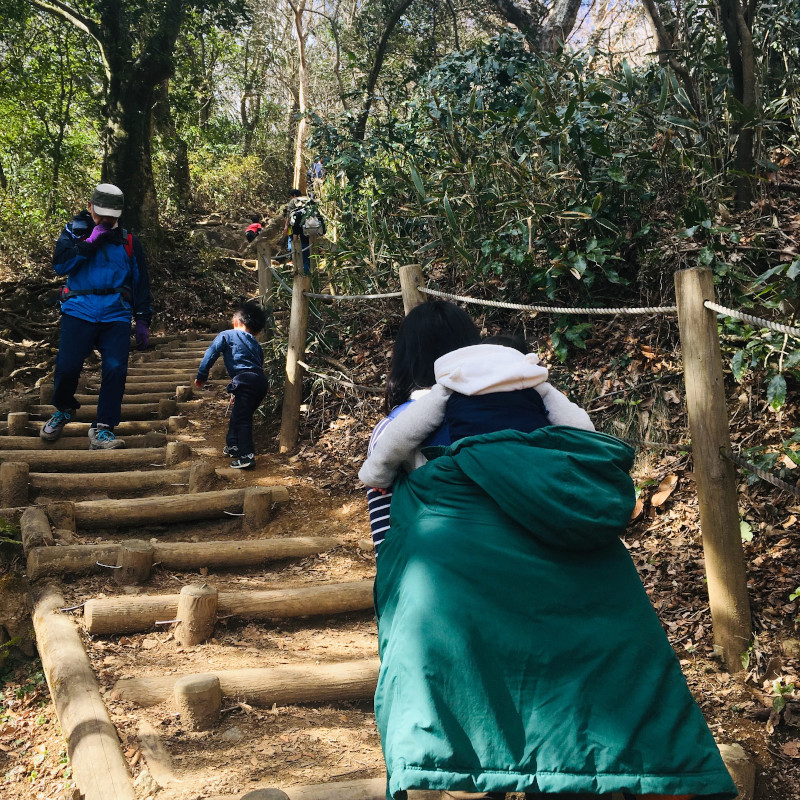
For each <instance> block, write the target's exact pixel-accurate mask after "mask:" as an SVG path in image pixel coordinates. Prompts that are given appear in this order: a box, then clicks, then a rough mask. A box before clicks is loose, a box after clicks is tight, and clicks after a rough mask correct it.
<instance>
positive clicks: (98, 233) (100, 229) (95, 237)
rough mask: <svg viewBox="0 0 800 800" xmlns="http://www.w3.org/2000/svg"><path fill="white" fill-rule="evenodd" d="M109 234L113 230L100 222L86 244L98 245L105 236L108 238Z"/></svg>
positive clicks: (87, 238)
mask: <svg viewBox="0 0 800 800" xmlns="http://www.w3.org/2000/svg"><path fill="white" fill-rule="evenodd" d="M109 233H111V228H109V227H108V225H104V224H103V223H102V222H100V223H98V224H97V225H95V226H94V228H93V229H92V232H91V233H90V234H89V235H88V236H87V237H86V242H87V243H88V244H97V243H98V242H99V240H100V239H101V238H102V237H103V236H107V235H108V234H109Z"/></svg>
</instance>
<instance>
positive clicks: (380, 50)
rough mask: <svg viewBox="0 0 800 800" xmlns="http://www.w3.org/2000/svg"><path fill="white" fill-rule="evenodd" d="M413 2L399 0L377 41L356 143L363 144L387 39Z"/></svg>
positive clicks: (356, 132)
mask: <svg viewBox="0 0 800 800" xmlns="http://www.w3.org/2000/svg"><path fill="white" fill-rule="evenodd" d="M413 2H414V0H400V2H399V3H398V5H397V6H396V7H395V9H394V11H393V12H392V15H391V16H390V17H389V19H388V20H387V21H386V26H385V28H384V29H383V33H382V34H381V38H380V39H379V40H378V44H377V47H376V48H375V60H374V61H373V62H372V69H371V70H370V73H369V76H368V77H367V85H366V88H365V90H364V105H363V106H362V108H361V113H360V114H359V117H358V122H357V123H356V130H355V134H354V135H355V139H356V141H358V142H363V141H364V137H365V136H366V135H367V119H369V112H370V109H371V108H372V101H373V100H374V99H375V98H374V95H375V86H376V85H377V83H378V76H379V75H380V72H381V68H382V67H383V61H384V59H385V58H386V53H387V51H388V49H389V37H390V36H391V34H392V31H393V30H394V29H395V27H396V26H397V23H398V22H399V21H400V18H401V17H402V16H403V14H405V12H406V10H407V9H408V7H409V6H410V5H411V3H413Z"/></svg>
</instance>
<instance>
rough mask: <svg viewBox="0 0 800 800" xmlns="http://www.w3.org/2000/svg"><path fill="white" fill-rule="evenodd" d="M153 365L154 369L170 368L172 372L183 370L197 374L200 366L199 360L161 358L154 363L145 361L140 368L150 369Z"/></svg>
mask: <svg viewBox="0 0 800 800" xmlns="http://www.w3.org/2000/svg"><path fill="white" fill-rule="evenodd" d="M150 364H152V365H153V366H154V367H159V368H160V369H165V368H169V369H171V370H182V369H185V370H187V371H189V372H191V371H194V372H197V367H198V366H199V364H200V359H199V358H159V359H153V360H152V361H145V362H143V363H142V364H141V365H140V366H139V368H141V367H144V366H147V367H149V366H150Z"/></svg>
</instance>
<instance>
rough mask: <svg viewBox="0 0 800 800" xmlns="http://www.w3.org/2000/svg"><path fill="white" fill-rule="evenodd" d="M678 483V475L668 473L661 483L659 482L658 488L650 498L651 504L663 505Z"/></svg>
mask: <svg viewBox="0 0 800 800" xmlns="http://www.w3.org/2000/svg"><path fill="white" fill-rule="evenodd" d="M677 485H678V476H677V475H667V477H666V478H664V480H663V481H661V483H659V484H658V490H657V491H656V493H655V494H654V495H653V496H652V497H651V498H650V505H651V506H655V507H658V506H660V505H663V504H664V503H665V502H666V500H667V498H668V497H669V496H670V495H671V494H672V493H673V492H674V491H675V487H676V486H677Z"/></svg>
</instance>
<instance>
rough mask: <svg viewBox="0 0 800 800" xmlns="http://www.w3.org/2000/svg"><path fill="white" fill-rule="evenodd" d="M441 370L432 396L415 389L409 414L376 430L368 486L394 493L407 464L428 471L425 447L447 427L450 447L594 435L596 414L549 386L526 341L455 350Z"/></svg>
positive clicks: (364, 477) (365, 476)
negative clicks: (470, 441)
mask: <svg viewBox="0 0 800 800" xmlns="http://www.w3.org/2000/svg"><path fill="white" fill-rule="evenodd" d="M434 373H435V376H436V384H435V385H434V386H433V387H432V388H431V390H430V391H420V392H415V393H414V394H413V395H412V401H413V402H410V403H407V404H404V405H405V407H403V406H401V407H400V408H403V411H402V413H399V414H396V415H395V414H392V415H390V417H389V418H387V420H386V424H385V425H384V426H381V425H379V426H378V427H377V428H376V429H375V431H374V433H373V436H372V441H371V442H370V450H369V455H368V457H367V460H366V461H365V462H364V464H363V466H362V467H361V470H360V471H359V473H358V477H359V479H360V480H361V481H362V482H363V483H365V484H366V485H367V486H369V487H371V488H374V489H387V488H389V487H390V486H391V485H392V484H393V483H394V480H395V478H396V476H397V472H398V470H399V469H400V468H401V467H405V468H406V470H407V471H409V472H411V471H413V470H414V469H417V468H418V467H421V466H423V465H424V464H425V463H426V459H425V457H424V456H423V455H422V454H421V453H420V452H419V448H420V447H421V446H422V445H423V443H425V442H426V440H428V438H429V437H431V436H432V435H433V434H434V433H436V434H437V436H436V437H434V439H433V440H432V441H431V442H430V443H431V444H437V443H438V442H437V441H436V439H438V438H441V437H440V436H439V435H438V434H439V432H440V429H444V441H447V442H450V443H454V442H456V441H457V440H458V439H461V438H463V437H465V436H477V435H480V434H483V433H492V432H494V431H499V430H507V429H513V430H518V431H522V432H523V433H530V432H532V431H534V430H536V429H537V428H542V427H544V426H546V425H569V426H572V427H574V428H583V429H584V430H588V431H593V430H594V425H593V424H592V421H591V420H590V419H589V415H588V414H587V413H586V412H585V411H584V410H583V409H582V408H580V407H579V406H577V405H575V403H572V402H571V401H570V400H568V399H567V397H566V396H565V395H563V394H562V393H561V392H559V391H558V389H556V388H555V387H554V386H552V385H551V384H550V383H548V382H547V376H548V372H547V368H546V367H543V366H541V365H540V364H539V357H538V355H537V354H536V353H528V352H527V345H526V343H525V341H524V340H523V339H521V338H519V337H512V336H497V337H490V338H488V339H486V340H485V341H484V343H482V344H477V345H472V346H470V347H462V348H460V349H458V350H453V351H451V352H450V353H447V354H446V355H443V356H442V357H441V358H438V359H437V360H436V361H435V362H434ZM398 410H399V409H395V411H398Z"/></svg>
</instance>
